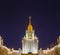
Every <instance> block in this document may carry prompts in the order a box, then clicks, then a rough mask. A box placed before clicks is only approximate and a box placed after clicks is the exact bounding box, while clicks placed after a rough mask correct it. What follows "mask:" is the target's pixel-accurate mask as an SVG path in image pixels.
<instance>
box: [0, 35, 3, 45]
mask: <svg viewBox="0 0 60 55" xmlns="http://www.w3.org/2000/svg"><path fill="white" fill-rule="evenodd" d="M1 45H3V39H2V37H1V36H0V46H1Z"/></svg>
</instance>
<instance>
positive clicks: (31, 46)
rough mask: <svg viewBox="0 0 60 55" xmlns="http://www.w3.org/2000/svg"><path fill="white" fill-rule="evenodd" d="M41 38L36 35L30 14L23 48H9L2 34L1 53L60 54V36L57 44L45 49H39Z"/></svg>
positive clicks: (22, 54) (17, 54)
mask: <svg viewBox="0 0 60 55" xmlns="http://www.w3.org/2000/svg"><path fill="white" fill-rule="evenodd" d="M38 44H39V40H38V37H37V36H36V35H35V30H34V29H33V25H32V23H31V16H29V23H28V26H27V29H26V32H25V36H24V37H23V38H22V49H21V48H19V49H18V50H14V48H8V47H6V46H5V45H4V43H3V39H2V37H1V36H0V55H60V36H59V38H58V39H57V44H56V45H55V46H54V47H52V48H47V49H45V50H43V49H42V48H40V49H38Z"/></svg>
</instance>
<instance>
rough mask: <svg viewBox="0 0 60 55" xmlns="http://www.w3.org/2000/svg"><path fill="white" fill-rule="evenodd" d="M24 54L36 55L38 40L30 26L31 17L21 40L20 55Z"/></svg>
mask: <svg viewBox="0 0 60 55" xmlns="http://www.w3.org/2000/svg"><path fill="white" fill-rule="evenodd" d="M25 54H33V55H34V54H35V55H38V38H37V36H36V35H35V30H34V29H33V26H32V24H31V16H29V24H28V27H27V30H26V33H25V36H24V37H23V39H22V55H25Z"/></svg>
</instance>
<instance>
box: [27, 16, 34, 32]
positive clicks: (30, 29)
mask: <svg viewBox="0 0 60 55" xmlns="http://www.w3.org/2000/svg"><path fill="white" fill-rule="evenodd" d="M27 30H28V31H32V30H33V26H32V24H31V16H29V24H28V27H27Z"/></svg>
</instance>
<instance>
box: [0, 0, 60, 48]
mask: <svg viewBox="0 0 60 55" xmlns="http://www.w3.org/2000/svg"><path fill="white" fill-rule="evenodd" d="M59 12H60V8H59V2H56V1H55V0H40V1H35V0H34V1H32V0H22V1H20V0H19V1H17V0H14V1H11V0H9V1H7V0H5V1H0V35H1V36H2V37H3V39H4V45H6V46H7V47H9V48H12V47H14V48H15V49H18V48H19V47H21V40H22V37H24V35H25V30H26V28H27V25H28V16H32V25H33V27H34V29H35V34H36V36H37V37H38V38H39V47H42V48H43V49H45V48H47V47H49V46H50V45H51V44H52V43H54V42H55V41H56V39H57V38H58V36H59V35H60V13H59Z"/></svg>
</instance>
